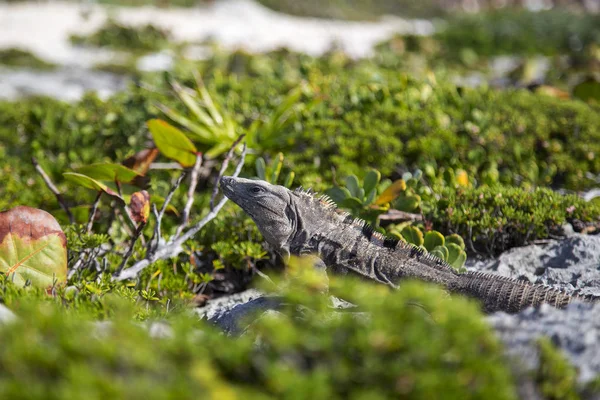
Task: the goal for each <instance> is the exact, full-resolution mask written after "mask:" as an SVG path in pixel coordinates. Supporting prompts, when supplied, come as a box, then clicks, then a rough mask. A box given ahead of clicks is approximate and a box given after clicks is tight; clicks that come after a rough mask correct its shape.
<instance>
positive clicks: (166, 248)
mask: <svg viewBox="0 0 600 400" xmlns="http://www.w3.org/2000/svg"><path fill="white" fill-rule="evenodd" d="M240 140H241V139H240ZM238 143H239V141H236V143H234V145H233V146H232V147H231V149H230V150H229V152H228V153H227V157H226V158H225V161H226V162H227V163H228V162H229V160H230V159H231V157H232V155H233V149H234V148H235V146H236V145H237V144H238ZM245 159H246V145H245V144H244V147H243V149H242V154H241V156H240V161H239V162H238V164H237V166H236V168H235V171H234V172H233V174H232V176H234V177H237V176H238V175H239V174H240V172H241V171H242V167H243V166H244V161H245ZM225 161H224V162H225ZM224 173H225V170H224V169H223V168H221V172H219V175H218V176H217V180H216V182H215V185H218V183H219V181H220V180H221V178H222V177H223V174H224ZM226 202H227V197H223V198H222V199H221V201H219V203H218V204H217V205H216V206H215V207H213V208H211V210H210V211H209V213H208V214H207V215H206V216H205V217H204V218H202V220H200V221H199V222H198V223H196V224H195V225H194V226H193V227H191V228H190V229H188V231H187V232H185V233H184V234H183V235H181V237H178V238H176V239H174V240H171V241H170V242H168V243H166V244H164V245H162V246H160V245H159V246H157V248H156V250H155V251H154V252H152V253H147V254H146V258H144V259H143V260H140V261H138V262H136V263H135V264H134V265H132V266H131V267H129V268H127V269H123V270H122V271H119V273H118V274H117V273H115V274H114V275H113V279H114V280H117V281H122V280H125V279H131V278H135V277H136V276H137V274H139V273H140V272H141V271H142V270H144V269H145V268H146V267H147V266H148V265H150V264H151V263H153V262H155V261H157V260H165V259H168V258H171V257H175V256H177V255H178V254H179V253H181V252H182V251H183V247H182V246H183V243H185V242H186V241H187V240H189V239H190V238H192V236H194V235H195V234H196V233H198V232H199V231H200V230H201V229H202V228H203V227H204V226H205V225H206V224H207V223H209V222H210V221H212V220H213V219H214V218H215V217H216V216H217V214H218V213H219V211H220V210H221V208H223V206H224V205H225V203H226ZM159 215H160V214H159Z"/></svg>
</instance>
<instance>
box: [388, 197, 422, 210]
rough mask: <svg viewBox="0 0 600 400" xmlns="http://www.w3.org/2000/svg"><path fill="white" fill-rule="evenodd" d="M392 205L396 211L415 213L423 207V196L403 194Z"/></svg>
mask: <svg viewBox="0 0 600 400" xmlns="http://www.w3.org/2000/svg"><path fill="white" fill-rule="evenodd" d="M392 204H393V208H395V209H396V210H400V211H406V212H414V211H416V210H417V209H418V208H419V207H420V206H421V196H419V195H418V194H408V195H405V194H401V195H400V196H399V197H398V198H396V200H394V202H393V203H392Z"/></svg>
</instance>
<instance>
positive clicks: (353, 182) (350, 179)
mask: <svg viewBox="0 0 600 400" xmlns="http://www.w3.org/2000/svg"><path fill="white" fill-rule="evenodd" d="M346 188H347V189H348V190H349V191H350V194H352V196H353V197H359V198H360V196H359V190H358V189H359V185H358V178H357V177H356V175H348V176H347V177H346Z"/></svg>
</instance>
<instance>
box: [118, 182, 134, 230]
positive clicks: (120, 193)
mask: <svg viewBox="0 0 600 400" xmlns="http://www.w3.org/2000/svg"><path fill="white" fill-rule="evenodd" d="M115 185H116V186H117V192H118V193H119V196H120V197H121V198H123V191H122V190H121V183H120V182H119V181H117V180H115ZM121 207H122V208H123V210H124V211H125V212H124V213H123V214H125V216H126V217H127V221H128V222H129V227H130V228H133V231H135V230H136V223H135V221H134V220H133V218H131V209H130V208H129V206H128V205H127V203H126V202H125V200H123V204H122V206H121Z"/></svg>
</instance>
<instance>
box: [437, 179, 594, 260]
mask: <svg viewBox="0 0 600 400" xmlns="http://www.w3.org/2000/svg"><path fill="white" fill-rule="evenodd" d="M599 218H600V208H599V207H598V206H597V205H595V204H593V203H587V202H586V201H585V200H583V199H581V198H580V197H578V196H575V195H561V194H558V193H556V192H553V191H551V190H549V189H541V188H539V189H535V190H531V191H527V190H523V189H518V188H503V187H491V188H490V187H482V188H478V189H466V190H458V191H453V190H447V191H444V192H442V193H441V199H440V200H439V201H438V203H437V210H436V211H435V212H434V213H433V215H432V221H433V225H434V227H435V228H436V229H438V230H440V231H442V232H451V233H457V234H459V235H460V236H462V237H463V238H465V239H466V241H467V243H471V244H472V247H470V246H467V250H473V249H475V250H476V251H479V252H483V253H485V254H489V255H497V254H499V253H501V252H502V251H504V250H507V249H509V248H511V247H516V246H523V245H526V244H528V243H531V242H532V241H534V240H536V239H541V238H548V237H551V236H552V235H559V234H561V233H562V228H561V227H562V225H563V224H565V223H567V222H583V223H584V225H585V224H586V223H588V224H597V223H598V220H599Z"/></svg>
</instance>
